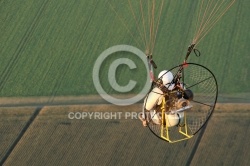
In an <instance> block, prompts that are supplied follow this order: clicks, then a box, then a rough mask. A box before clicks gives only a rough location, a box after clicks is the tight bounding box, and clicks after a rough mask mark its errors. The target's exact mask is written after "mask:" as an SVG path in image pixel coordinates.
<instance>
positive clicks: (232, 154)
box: [0, 0, 250, 166]
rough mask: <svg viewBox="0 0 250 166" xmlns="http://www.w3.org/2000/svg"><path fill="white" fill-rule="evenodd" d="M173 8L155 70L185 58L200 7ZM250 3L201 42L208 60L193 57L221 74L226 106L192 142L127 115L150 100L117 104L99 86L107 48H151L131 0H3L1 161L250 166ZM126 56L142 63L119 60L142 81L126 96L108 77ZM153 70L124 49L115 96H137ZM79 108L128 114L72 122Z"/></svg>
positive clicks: (123, 75) (126, 75)
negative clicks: (166, 136) (169, 138)
mask: <svg viewBox="0 0 250 166" xmlns="http://www.w3.org/2000/svg"><path fill="white" fill-rule="evenodd" d="M108 1H110V2H111V4H112V5H113V7H115V9H116V11H117V13H118V15H119V16H121V17H122V18H123V19H124V20H125V23H126V25H127V27H128V29H129V30H127V28H126V26H124V24H123V23H122V22H121V20H120V19H119V16H118V15H117V14H116V13H115V11H113V10H112V9H111V7H110V4H109V3H108ZM138 2H139V1H137V2H134V3H135V4H137V5H138ZM157 5H158V6H159V4H157ZM165 5H166V7H164V8H163V10H162V18H161V22H160V26H159V31H158V36H157V40H156V45H155V50H154V55H153V56H154V61H155V62H156V64H157V65H158V69H156V70H155V73H158V72H160V71H161V70H163V69H169V68H172V67H174V66H176V65H178V64H179V63H181V62H182V61H183V59H184V56H185V53H186V51H187V47H188V45H189V44H190V42H191V40H192V38H193V35H194V29H195V27H194V26H195V23H196V22H195V20H196V17H197V10H198V8H197V6H198V5H197V4H196V3H194V2H193V1H191V0H190V1H182V0H175V1H166V3H165ZM249 5H250V1H249V0H241V1H237V2H236V3H235V4H234V6H233V7H232V8H231V9H230V10H229V11H228V12H227V13H226V15H225V16H224V17H223V18H222V20H220V21H219V22H218V24H217V25H216V26H215V27H214V28H213V29H212V30H211V31H210V33H209V34H208V35H207V36H206V37H205V38H204V39H203V40H202V41H201V42H200V43H199V45H198V46H197V48H198V49H199V50H200V51H201V56H200V57H199V58H198V57H195V56H194V54H192V55H191V56H190V59H189V61H190V62H194V63H199V64H201V65H204V66H206V67H208V68H209V69H211V71H212V72H213V73H214V74H215V76H216V78H217V81H218V86H219V97H218V100H219V103H218V104H217V105H216V108H215V112H214V114H213V115H212V117H211V119H210V121H209V123H208V124H207V126H206V127H204V128H203V129H202V130H201V131H200V132H198V133H197V134H196V135H195V136H194V137H193V138H192V139H190V140H188V141H183V142H180V143H177V144H169V143H167V142H165V141H162V140H160V139H158V138H157V137H156V136H154V135H153V134H152V133H151V132H150V130H149V129H147V128H143V127H142V125H141V122H140V121H139V120H138V119H134V118H125V117H124V115H125V113H126V112H129V113H130V112H136V113H138V112H139V111H141V109H142V103H141V101H139V102H138V103H136V104H133V105H130V106H126V107H120V106H115V105H111V104H109V103H108V102H107V101H105V100H104V99H102V98H101V97H100V96H99V95H98V93H97V91H96V88H95V87H94V85H93V81H92V71H93V67H94V64H95V61H96V59H97V58H98V57H99V56H100V54H101V53H102V52H103V51H104V50H106V49H108V48H110V47H111V46H115V45H120V44H127V45H132V46H135V47H138V48H139V49H141V50H142V51H145V50H144V49H145V48H143V42H142V41H141V38H140V35H139V34H138V30H137V27H136V22H135V20H134V19H133V15H132V13H131V11H129V7H128V3H127V1H122V0H120V1H113V0H90V1H88V0H71V1H69V0H60V1H55V0H39V1H38V0H37V1H32V0H25V1H23V0H15V1H6V0H0V64H1V65H0V165H2V164H4V165H11V166H12V165H125V164H126V165H250V164H249V163H250V159H249V149H250V146H249V137H250V127H249V124H250V118H249V117H250V104H249V103H250V100H249V98H250V88H249V81H250V79H249V78H250V67H249V61H250V56H249V52H250V47H249V42H250V35H249V32H248V31H249V29H250V24H249V20H250V15H249ZM134 7H135V9H136V5H135V6H134ZM137 7H138V6H137ZM135 14H136V15H138V14H139V12H138V10H137V12H136V13H135ZM130 33H132V34H133V35H132V36H131V34H130ZM138 41H139V43H138ZM125 57H126V58H129V59H131V60H132V61H134V62H135V64H136V65H137V68H136V69H133V70H132V71H131V70H130V69H129V68H128V67H127V66H125V65H123V66H119V68H118V70H117V71H116V79H117V82H118V84H119V85H126V84H127V83H128V80H135V81H136V82H137V85H136V88H134V89H133V90H132V91H131V92H129V93H125V95H124V94H119V93H118V94H117V92H116V91H115V90H114V89H112V87H111V86H110V85H109V81H108V79H107V78H108V71H109V66H110V64H111V63H112V62H113V61H114V60H116V59H118V58H125ZM147 74H148V73H147V72H146V70H145V66H144V64H143V63H142V61H141V60H140V59H139V58H138V57H137V56H135V55H133V54H132V53H127V52H118V53H115V54H112V56H110V57H109V58H108V59H106V60H105V61H104V63H103V65H102V68H101V71H100V80H101V84H102V86H103V88H104V89H105V91H106V92H107V93H109V94H114V95H117V96H118V97H128V96H129V97H131V96H133V95H134V94H136V93H138V92H139V91H140V90H141V89H142V87H143V86H144V83H145V79H146V75H147ZM72 112H73V113H77V112H80V113H83V112H99V113H105V112H112V113H115V112H121V113H122V117H121V118H120V119H119V118H118V119H105V118H104V119H91V118H86V119H70V118H69V113H72Z"/></svg>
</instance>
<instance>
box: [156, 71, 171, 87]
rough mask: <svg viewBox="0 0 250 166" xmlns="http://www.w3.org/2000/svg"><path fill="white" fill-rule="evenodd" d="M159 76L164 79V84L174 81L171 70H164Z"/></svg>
mask: <svg viewBox="0 0 250 166" xmlns="http://www.w3.org/2000/svg"><path fill="white" fill-rule="evenodd" d="M158 78H159V79H161V80H162V83H163V84H164V85H167V84H170V83H171V82H172V81H173V79H174V76H173V74H172V73H171V72H170V71H167V70H163V71H161V72H160V73H159V75H158Z"/></svg>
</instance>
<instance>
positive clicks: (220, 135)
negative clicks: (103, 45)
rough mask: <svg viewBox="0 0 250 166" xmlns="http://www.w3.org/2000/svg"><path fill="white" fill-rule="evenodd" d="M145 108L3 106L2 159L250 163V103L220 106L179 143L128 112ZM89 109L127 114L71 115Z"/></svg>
mask: <svg viewBox="0 0 250 166" xmlns="http://www.w3.org/2000/svg"><path fill="white" fill-rule="evenodd" d="M140 109H141V105H140V104H136V105H131V106H128V107H119V106H112V105H109V104H99V105H71V106H44V107H19V108H16V109H14V108H12V107H9V108H0V115H1V127H0V133H2V134H1V138H2V139H1V142H0V147H1V153H0V158H1V159H0V162H3V161H5V162H4V163H5V165H27V164H28V165H100V164H101V165H123V164H126V165H128V164H132V165H148V164H150V165H166V163H167V164H172V165H189V164H191V165H201V164H202V165H205V164H207V165H248V164H249V162H250V161H249V157H248V156H249V152H248V150H249V144H248V140H249V139H248V138H249V136H250V135H249V134H250V128H249V104H248V105H246V107H245V108H244V107H241V108H240V107H239V106H232V105H231V106H230V105H229V107H228V108H226V107H223V106H219V107H218V108H217V109H216V111H215V113H214V114H213V117H212V119H211V120H210V123H208V125H207V127H206V128H205V130H204V131H201V132H199V133H198V134H197V135H195V136H194V137H193V138H192V139H190V140H188V141H184V142H180V143H176V144H169V143H166V142H165V141H162V140H159V139H158V138H157V137H155V136H154V135H153V134H152V133H151V132H150V130H149V129H147V128H143V127H142V125H141V122H140V121H139V120H138V119H135V118H132V117H130V116H129V117H127V118H126V117H125V114H124V113H125V112H126V111H127V110H129V111H131V112H138V110H140ZM240 109H241V110H240ZM85 111H91V112H100V111H101V112H113V113H115V112H123V114H122V115H121V117H120V118H117V119H90V118H89V117H86V118H84V119H69V118H68V114H69V113H70V112H73V113H76V112H85ZM32 117H33V118H32ZM27 124H29V125H28V127H27ZM10 131H11V132H10ZM11 147H12V148H11Z"/></svg>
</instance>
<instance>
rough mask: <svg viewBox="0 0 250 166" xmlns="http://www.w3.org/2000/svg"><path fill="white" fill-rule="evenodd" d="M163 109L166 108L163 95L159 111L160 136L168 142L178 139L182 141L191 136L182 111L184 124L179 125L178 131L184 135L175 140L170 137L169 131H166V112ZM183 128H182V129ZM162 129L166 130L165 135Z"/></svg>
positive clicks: (177, 140) (176, 140)
mask: <svg viewBox="0 0 250 166" xmlns="http://www.w3.org/2000/svg"><path fill="white" fill-rule="evenodd" d="M165 110H166V101H165V97H163V99H162V106H161V111H162V118H161V120H162V123H161V138H162V139H164V140H166V141H168V142H169V143H175V142H180V141H184V140H187V139H190V138H192V137H193V135H189V134H188V125H187V119H186V113H185V112H184V126H183V127H179V133H180V134H182V135H183V136H185V137H184V138H182V139H175V140H172V139H170V135H169V132H168V128H169V127H168V126H167V123H166V125H164V119H165V112H166V111H165ZM183 128H184V130H182V129H183ZM164 130H166V134H165V135H164Z"/></svg>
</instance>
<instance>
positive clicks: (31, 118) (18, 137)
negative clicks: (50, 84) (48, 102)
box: [0, 106, 43, 165]
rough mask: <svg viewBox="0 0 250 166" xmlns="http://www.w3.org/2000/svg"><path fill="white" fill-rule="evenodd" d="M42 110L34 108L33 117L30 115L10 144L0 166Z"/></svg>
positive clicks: (0, 161)
mask: <svg viewBox="0 0 250 166" xmlns="http://www.w3.org/2000/svg"><path fill="white" fill-rule="evenodd" d="M42 109H43V106H41V107H37V108H36V110H35V111H34V113H33V115H31V117H30V119H29V120H28V121H27V123H26V125H25V126H24V127H23V129H22V130H21V131H20V133H19V134H18V136H17V137H16V139H15V140H14V142H13V143H12V145H10V147H9V149H8V150H7V152H6V153H5V155H4V156H3V158H2V159H1V160H0V165H3V164H4V162H5V161H6V160H7V159H8V157H9V156H10V154H11V153H12V151H13V150H14V149H15V147H16V145H17V144H18V142H19V141H20V140H21V139H22V137H23V135H24V134H25V132H26V131H27V130H28V129H29V127H30V125H31V124H32V122H33V121H34V120H35V119H36V117H37V116H38V115H39V113H40V111H41V110H42Z"/></svg>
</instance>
